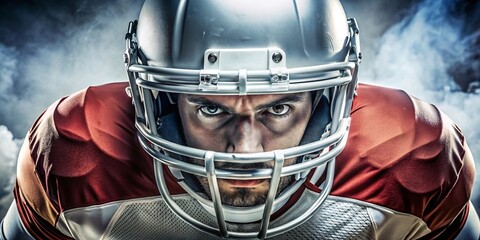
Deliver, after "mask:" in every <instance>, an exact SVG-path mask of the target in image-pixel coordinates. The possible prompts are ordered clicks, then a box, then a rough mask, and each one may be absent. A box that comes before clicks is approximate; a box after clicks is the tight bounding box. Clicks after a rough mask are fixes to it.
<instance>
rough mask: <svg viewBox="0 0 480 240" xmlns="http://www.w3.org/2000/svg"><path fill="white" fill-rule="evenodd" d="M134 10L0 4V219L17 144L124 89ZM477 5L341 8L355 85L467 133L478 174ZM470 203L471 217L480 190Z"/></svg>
mask: <svg viewBox="0 0 480 240" xmlns="http://www.w3.org/2000/svg"><path fill="white" fill-rule="evenodd" d="M141 2H142V1H141V0H131V1H129V0H108V1H93V0H83V1H62V0H44V1H40V0H28V1H27V0H17V1H2V2H0V59H1V62H0V72H1V75H0V216H2V215H3V212H4V211H5V202H9V201H10V196H11V194H10V193H11V183H12V181H13V177H14V168H15V158H16V154H17V152H18V147H19V142H20V140H21V139H22V138H23V136H24V134H25V133H26V131H27V130H28V128H29V127H30V125H31V124H32V122H33V121H34V120H35V118H36V117H37V116H38V115H39V114H40V113H41V112H42V111H43V109H45V108H46V107H47V106H48V105H49V104H50V103H52V102H53V101H55V100H56V99H58V98H60V97H62V96H65V95H68V94H70V93H72V92H74V91H77V90H79V89H82V88H84V87H86V86H88V85H95V84H102V83H106V82H112V81H126V77H125V73H124V67H123V58H122V56H123V51H124V34H125V30H126V27H127V23H128V21H129V20H133V19H135V18H136V15H137V13H138V10H139V8H140V6H141ZM477 2H478V1H468V0H463V1H461V0H388V1H387V0H381V1H371V0H370V1H367V0H344V1H343V3H344V5H345V9H346V11H347V14H348V15H349V16H350V17H355V18H357V20H358V21H359V24H360V30H361V41H362V52H363V56H364V60H363V63H362V66H361V70H360V81H361V82H368V83H374V84H381V85H386V86H390V87H396V88H402V89H405V90H406V91H407V92H409V93H411V94H413V95H414V96H416V97H418V98H421V99H423V100H426V101H428V102H431V103H434V104H436V105H437V106H439V107H440V109H441V110H442V111H445V112H446V113H447V114H448V115H449V116H451V117H452V119H453V120H454V121H456V122H457V123H458V125H459V126H460V127H461V128H462V130H463V131H464V133H465V135H466V137H467V140H468V141H469V142H470V147H471V149H472V151H473V154H474V156H475V157H476V158H477V159H479V160H478V161H477V164H476V165H477V169H480V166H479V164H478V162H479V161H480V144H478V143H479V142H480V130H479V128H478V126H479V125H480V114H478V112H479V111H478V110H479V107H478V106H480V92H478V89H477V93H472V91H475V89H476V88H475V86H480V82H479V81H480V79H479V76H480V74H479V71H480V50H479V49H480V47H479V45H480V44H479V43H480V31H479V30H478V29H480V25H479V22H480V21H479V16H480V5H479V3H477ZM469 85H470V87H469ZM467 90H468V91H470V92H469V93H467V92H466V91H467ZM479 172H480V171H479ZM478 182H479V179H478V177H477V180H476V185H477V186H478V185H479V184H478ZM477 188H478V187H477ZM474 194H475V196H474V199H475V204H476V205H477V208H478V207H479V206H480V198H479V190H478V189H476V190H475V192H474Z"/></svg>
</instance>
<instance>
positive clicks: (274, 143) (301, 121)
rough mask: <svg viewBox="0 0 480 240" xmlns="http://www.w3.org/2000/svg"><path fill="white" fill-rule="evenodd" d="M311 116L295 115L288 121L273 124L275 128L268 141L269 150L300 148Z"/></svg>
mask: <svg viewBox="0 0 480 240" xmlns="http://www.w3.org/2000/svg"><path fill="white" fill-rule="evenodd" d="M309 117H310V115H308V114H307V115H305V114H295V115H294V116H292V117H291V118H290V119H289V120H288V121H283V122H282V121H280V122H278V123H275V124H272V126H273V127H272V128H275V129H274V130H273V131H270V132H271V135H270V136H269V138H267V139H266V145H267V148H268V149H270V150H276V149H281V148H288V147H294V146H298V144H300V141H301V139H302V137H303V134H304V132H305V129H306V126H307V124H308V120H309Z"/></svg>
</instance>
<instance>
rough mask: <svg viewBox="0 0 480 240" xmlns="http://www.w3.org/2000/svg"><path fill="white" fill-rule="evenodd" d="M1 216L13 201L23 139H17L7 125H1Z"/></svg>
mask: <svg viewBox="0 0 480 240" xmlns="http://www.w3.org/2000/svg"><path fill="white" fill-rule="evenodd" d="M0 139H1V141H0V216H3V215H4V214H5V213H6V211H7V209H8V206H10V203H11V202H12V194H11V193H12V189H13V185H14V183H15V169H16V167H15V166H16V161H17V154H18V151H19V149H20V145H21V142H22V140H20V139H15V138H14V137H13V134H12V133H11V132H10V131H9V130H8V129H7V127H6V126H3V125H0Z"/></svg>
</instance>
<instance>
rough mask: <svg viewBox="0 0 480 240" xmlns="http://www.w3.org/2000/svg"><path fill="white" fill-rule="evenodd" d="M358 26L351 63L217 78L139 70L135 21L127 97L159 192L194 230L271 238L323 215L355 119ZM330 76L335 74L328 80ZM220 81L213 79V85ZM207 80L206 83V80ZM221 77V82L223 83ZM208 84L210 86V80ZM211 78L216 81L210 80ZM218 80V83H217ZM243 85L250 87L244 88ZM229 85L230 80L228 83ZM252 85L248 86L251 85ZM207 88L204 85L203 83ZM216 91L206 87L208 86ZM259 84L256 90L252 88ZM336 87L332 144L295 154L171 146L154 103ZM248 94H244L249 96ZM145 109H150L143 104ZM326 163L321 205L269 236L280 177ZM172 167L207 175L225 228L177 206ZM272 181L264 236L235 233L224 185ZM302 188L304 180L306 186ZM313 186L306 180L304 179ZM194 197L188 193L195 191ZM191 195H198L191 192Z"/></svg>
mask: <svg viewBox="0 0 480 240" xmlns="http://www.w3.org/2000/svg"><path fill="white" fill-rule="evenodd" d="M348 23H349V26H350V39H351V41H350V45H351V46H350V48H351V50H350V55H349V57H348V62H341V63H331V64H325V65H317V66H310V67H301V68H293V69H286V68H284V69H277V70H278V71H271V70H252V71H247V70H245V71H217V72H213V73H212V72H209V73H206V72H205V71H202V70H192V69H172V68H162V67H153V66H145V65H139V64H138V62H137V57H138V48H137V44H136V39H135V30H136V21H135V22H131V23H130V25H129V31H128V33H127V35H126V46H127V51H126V53H125V64H126V70H127V74H128V77H129V83H130V87H129V88H128V89H127V93H128V94H129V96H131V97H132V101H133V104H134V106H135V109H136V116H137V120H136V127H137V129H138V131H139V133H138V137H139V140H140V143H141V145H142V147H143V148H144V149H145V150H146V151H147V153H148V154H150V155H151V156H152V157H153V158H154V167H155V177H156V181H157V186H158V188H159V191H160V193H161V195H162V197H163V198H164V199H165V202H166V203H167V205H168V206H169V207H170V208H171V209H172V211H173V212H174V213H176V214H177V215H178V216H179V217H180V218H182V219H183V220H185V221H186V222H188V223H189V224H191V225H193V226H194V227H196V228H198V229H200V230H202V231H205V232H208V233H211V234H215V235H218V236H221V237H239V238H244V237H247V238H255V237H257V238H265V237H272V236H276V235H278V234H281V233H284V232H286V231H289V230H291V229H293V228H295V227H296V226H298V225H300V224H302V223H304V222H305V221H307V220H308V219H309V218H310V217H311V216H312V215H313V214H315V212H316V211H317V210H318V209H319V207H320V205H321V204H322V203H323V201H324V200H325V198H326V197H327V196H328V194H329V193H330V189H331V187H332V184H333V175H334V158H335V156H337V155H338V154H340V152H341V151H342V150H343V148H344V146H345V144H346V141H347V135H348V128H349V122H350V118H349V114H350V108H351V104H352V100H353V94H352V93H353V92H355V88H356V82H357V78H356V76H357V72H358V65H359V63H360V59H361V55H360V45H359V41H358V27H357V25H356V21H355V20H354V19H349V20H348ZM325 72H327V74H325ZM139 73H140V74H142V75H146V76H149V78H148V81H147V80H145V79H142V78H140V77H139ZM212 76H213V78H212ZM202 77H203V79H202ZM215 77H217V80H218V79H221V81H216V80H215ZM205 79H207V81H205ZM208 79H209V80H208ZM212 79H214V81H211V80H212ZM240 79H243V80H242V81H239V80H240ZM275 79H280V80H281V81H282V82H280V85H275V84H276V83H278V82H275V81H276V80H275ZM224 80H225V81H224ZM247 80H248V81H247ZM202 81H203V82H202ZM209 84H210V85H213V87H211V86H210V87H206V88H205V87H202V86H205V85H207V86H208V85H209ZM248 84H251V85H248ZM332 86H336V87H334V89H335V90H334V92H335V94H334V95H335V96H334V97H332V105H334V106H332V109H340V111H334V112H333V114H332V126H331V132H330V134H329V136H328V137H326V138H324V139H321V140H319V141H316V142H312V143H309V144H305V145H302V146H297V147H292V148H288V149H283V150H277V151H273V152H262V153H251V154H228V153H219V152H212V151H205V150H202V149H195V148H190V147H187V146H184V145H180V144H177V143H173V142H169V141H167V140H165V139H163V138H161V137H159V136H158V134H157V131H156V125H155V124H156V117H155V116H153V114H152V112H151V111H147V109H151V108H152V107H153V106H154V105H153V103H152V100H151V99H152V96H153V95H155V94H156V92H157V91H165V92H167V93H168V92H174V93H187V94H208V95H244V94H274V93H294V92H303V91H314V90H318V89H324V88H331V87H332ZM242 89H243V90H242ZM142 103H143V104H145V105H143V104H142ZM325 148H326V149H330V151H327V152H326V153H325V154H320V155H318V157H316V158H313V159H311V160H309V161H306V162H302V163H298V164H294V165H291V166H286V167H283V161H284V159H288V158H291V157H298V156H302V155H305V154H310V153H315V152H319V150H321V149H325ZM165 152H172V153H175V154H178V155H181V156H186V157H191V158H197V159H203V160H204V163H205V166H199V165H194V164H188V163H186V162H184V161H181V160H178V159H176V158H173V157H170V156H168V154H165ZM215 161H218V162H222V161H228V162H234V163H255V162H266V161H274V162H275V165H274V167H273V169H256V170H222V169H215V167H214V163H215ZM322 164H326V171H327V172H326V180H325V186H324V188H323V189H322V192H321V193H320V195H319V196H318V199H317V200H316V201H315V203H314V204H313V205H312V207H310V208H309V209H308V210H307V211H306V212H305V213H304V214H302V215H301V216H300V217H299V218H297V219H295V220H294V221H291V222H289V223H287V224H284V225H282V226H278V227H275V228H271V229H268V226H269V218H270V216H271V212H272V206H274V205H275V203H276V201H277V202H278V200H279V198H278V197H277V199H275V193H276V191H277V188H278V181H279V179H280V177H283V176H288V175H293V174H297V173H302V172H306V171H309V170H311V169H314V168H316V167H318V166H320V165H322ZM165 166H169V167H172V168H177V169H180V170H181V171H185V172H188V173H191V174H196V175H200V176H205V177H207V179H208V180H209V184H210V189H211V192H212V194H211V195H212V198H213V201H210V202H208V201H204V202H203V203H206V204H209V205H210V206H211V207H213V208H214V209H215V215H216V217H217V223H218V226H219V227H218V228H216V227H213V226H209V225H206V224H204V223H201V222H199V221H198V220H196V219H194V218H192V217H191V216H190V215H188V214H187V213H185V212H184V211H183V210H182V209H181V208H180V207H179V206H178V205H177V204H176V203H175V201H174V200H173V198H172V196H171V195H170V194H169V192H168V188H167V184H166V181H165V176H164V174H163V171H164V169H163V167H165ZM218 178H223V179H270V184H271V185H270V186H271V187H270V189H269V192H268V195H267V196H268V197H267V200H266V203H265V204H264V205H262V206H260V207H262V208H264V211H263V220H262V222H261V227H260V231H259V232H230V231H228V229H227V227H226V222H225V219H224V217H223V209H224V208H225V207H228V206H222V204H221V201H220V194H219V190H218V184H217V179H218ZM300 181H302V180H300ZM303 181H305V179H303ZM187 192H188V191H187ZM189 193H191V192H189Z"/></svg>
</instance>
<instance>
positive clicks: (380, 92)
mask: <svg viewBox="0 0 480 240" xmlns="http://www.w3.org/2000/svg"><path fill="white" fill-rule="evenodd" d="M126 87H127V83H113V84H107V85H103V86H98V87H89V88H87V89H85V90H83V91H80V92H78V93H75V94H73V95H71V96H69V97H66V98H63V99H61V100H59V101H57V102H56V103H54V104H53V105H51V106H50V107H49V108H48V109H47V110H46V111H45V112H44V113H43V114H42V115H41V116H40V117H39V119H38V120H37V121H36V122H35V123H34V124H33V126H32V128H31V130H30V131H29V133H28V135H27V138H26V141H25V144H24V146H23V147H22V151H21V153H20V157H19V163H18V166H19V167H18V169H19V170H18V177H17V186H16V188H15V198H16V201H17V207H18V209H19V213H20V217H21V219H22V222H23V225H24V226H25V228H26V229H27V230H28V232H29V233H30V234H31V235H32V236H34V237H36V238H42V239H45V238H48V239H69V238H97V239H98V238H117V237H118V238H122V237H123V238H135V237H138V236H144V235H142V234H146V235H148V234H149V233H150V232H155V229H157V230H158V229H160V230H158V231H159V232H156V233H155V234H157V235H153V234H152V235H150V236H157V237H158V236H159V235H158V234H159V233H160V234H162V235H161V236H163V234H165V235H166V236H173V237H182V236H190V237H191V236H200V235H196V234H197V232H194V231H193V230H190V229H189V227H190V226H189V225H187V226H185V229H183V230H182V231H184V232H182V231H176V230H175V231H174V232H169V233H168V234H167V231H172V230H171V227H169V226H170V225H169V224H172V222H174V223H175V224H177V225H179V224H182V222H181V221H180V222H175V221H179V220H178V219H176V220H173V219H174V218H175V216H174V215H172V214H173V213H171V212H170V211H169V210H168V208H167V207H166V206H165V204H164V203H162V201H161V197H160V196H159V191H158V189H157V185H156V183H155V174H154V172H153V160H152V158H151V157H150V156H149V155H148V154H147V153H146V152H145V151H144V150H143V149H142V147H141V146H140V145H139V143H138V139H137V135H136V134H137V131H136V129H135V126H134V119H135V111H134V107H133V105H132V104H131V99H130V98H129V97H128V96H127V95H126V93H125V88H126ZM335 168H336V170H335V178H334V183H333V187H332V191H331V193H330V196H329V198H328V200H327V201H326V202H325V203H324V204H323V205H322V207H321V208H322V210H321V211H320V212H319V213H318V214H317V216H318V217H316V218H315V217H314V218H313V219H314V220H309V221H308V222H306V223H304V224H303V225H302V226H300V227H299V228H298V230H292V231H296V232H295V234H301V233H305V232H307V233H309V232H313V233H314V234H320V235H313V237H315V238H322V236H331V235H332V234H333V236H337V237H339V238H346V237H351V238H356V239H358V237H359V236H363V237H365V238H385V237H388V238H389V239H394V238H397V237H398V238H401V239H409V238H418V237H424V238H425V239H432V238H438V239H448V238H454V237H455V236H456V234H457V233H458V231H459V230H460V229H461V228H462V226H463V224H464V223H465V221H466V218H467V213H468V206H469V205H468V202H469V198H470V194H471V190H472V185H473V178H474V164H473V157H472V155H471V153H470V151H469V149H468V147H467V145H466V142H465V139H464V136H463V135H462V133H461V131H460V129H459V128H458V127H457V126H456V125H455V124H454V123H453V122H452V121H451V120H450V119H449V118H448V117H447V116H446V115H444V114H443V113H442V112H440V111H439V110H438V109H437V108H436V107H435V106H433V105H430V104H427V103H425V102H422V101H420V100H418V99H415V98H413V97H411V96H409V95H408V94H406V93H405V92H403V91H400V90H393V89H388V88H383V87H378V86H371V85H365V84H360V85H359V87H358V94H357V96H356V97H355V99H354V102H353V106H352V112H351V127H350V131H349V135H348V140H347V145H346V147H345V149H344V150H343V152H342V153H341V154H340V155H339V156H338V157H337V158H336V162H335ZM167 176H169V178H167V181H168V184H169V187H170V189H169V190H170V193H171V194H173V195H177V196H178V199H180V200H182V199H184V198H185V204H187V205H188V204H192V205H193V204H195V203H193V202H192V201H191V200H189V199H187V197H186V194H185V192H184V191H183V189H182V188H181V187H180V186H179V185H178V184H177V183H176V182H175V179H174V178H173V176H171V175H168V174H167ZM306 188H307V187H305V188H304V189H306ZM298 198H307V197H305V196H304V195H300V194H295V195H293V196H292V199H290V200H289V203H287V204H286V205H285V206H284V207H285V208H286V209H284V210H283V211H281V212H286V211H288V210H289V209H288V208H289V207H292V206H294V204H293V203H294V202H296V200H298ZM162 204H163V205H162ZM340 210H341V211H343V212H341V213H339V211H340ZM153 213H154V216H153V217H152V219H151V220H145V219H146V218H148V215H149V214H153ZM279 219H281V217H279ZM155 220H156V221H155ZM278 221H281V220H278ZM321 221H326V222H321ZM329 221H334V222H335V221H336V222H335V223H338V224H336V225H335V224H334V225H335V226H330V225H331V224H330V225H329V224H328V223H329ZM355 221H356V222H355ZM183 224H184V223H183ZM182 226H183V225H182ZM190 228H191V227H190ZM332 229H334V230H335V232H334V233H332V232H329V231H330V230H332ZM358 229H360V230H358ZM189 231H190V232H189ZM318 232H320V233H318ZM184 233H185V234H186V235H182V234H184ZM187 233H188V234H190V235H188V234H187ZM129 234H133V235H129ZM135 234H138V235H135ZM322 234H325V235H322ZM335 234H339V235H335ZM357 234H358V235H357ZM119 236H121V237H119ZM289 236H290V237H291V236H296V237H299V235H285V238H287V237H289ZM310 237H312V235H311V236H310Z"/></svg>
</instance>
